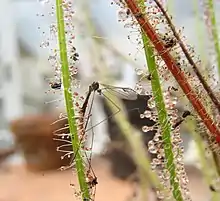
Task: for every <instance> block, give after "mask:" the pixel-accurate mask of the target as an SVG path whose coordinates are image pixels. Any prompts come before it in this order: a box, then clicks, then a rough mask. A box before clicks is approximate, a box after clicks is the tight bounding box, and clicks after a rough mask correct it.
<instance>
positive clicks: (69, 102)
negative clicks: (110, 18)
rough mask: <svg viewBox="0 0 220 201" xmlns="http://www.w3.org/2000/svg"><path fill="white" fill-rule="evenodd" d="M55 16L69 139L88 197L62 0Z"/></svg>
mask: <svg viewBox="0 0 220 201" xmlns="http://www.w3.org/2000/svg"><path fill="white" fill-rule="evenodd" d="M56 17H57V27H58V40H59V48H60V59H61V64H62V77H63V86H64V96H65V103H66V110H67V116H68V123H69V129H70V133H71V141H72V147H73V151H74V153H76V156H75V161H76V169H77V175H78V181H79V185H80V190H81V192H82V197H83V198H88V199H89V198H90V195H89V188H88V185H87V183H86V177H85V169H84V165H83V159H82V157H81V155H80V154H81V153H80V151H78V149H79V140H78V136H77V128H76V120H75V112H74V107H73V99H72V95H71V93H70V92H69V90H70V89H71V84H70V80H71V79H70V74H69V66H68V58H67V48H66V37H65V25H64V16H63V8H62V0H56Z"/></svg>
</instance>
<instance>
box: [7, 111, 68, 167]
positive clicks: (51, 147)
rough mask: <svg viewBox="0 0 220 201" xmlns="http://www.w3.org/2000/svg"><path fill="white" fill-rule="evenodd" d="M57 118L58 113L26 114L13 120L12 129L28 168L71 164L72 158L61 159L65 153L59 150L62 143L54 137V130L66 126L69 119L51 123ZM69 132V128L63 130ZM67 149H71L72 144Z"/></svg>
mask: <svg viewBox="0 0 220 201" xmlns="http://www.w3.org/2000/svg"><path fill="white" fill-rule="evenodd" d="M57 119H58V115H52V114H41V115H32V116H25V117H23V118H20V119H17V120H14V121H12V122H11V130H12V132H13V133H14V135H15V138H16V141H17V143H18V145H19V146H20V147H21V149H22V151H23V153H24V157H25V159H26V164H27V168H28V169H30V170H32V171H40V170H50V169H58V168H60V167H61V166H63V165H68V164H69V162H70V159H69V158H64V159H63V160H61V156H62V155H63V153H61V152H58V151H57V147H58V146H60V145H61V144H62V143H61V142H60V141H55V140H54V139H53V138H54V137H56V136H54V131H55V130H57V129H60V128H63V127H64V126H66V124H67V120H66V119H65V120H62V121H59V122H57V123H55V124H53V125H51V124H52V123H53V122H54V121H56V120H57ZM68 132H69V130H68V129H64V130H62V133H68ZM67 149H69V150H71V146H69V147H67Z"/></svg>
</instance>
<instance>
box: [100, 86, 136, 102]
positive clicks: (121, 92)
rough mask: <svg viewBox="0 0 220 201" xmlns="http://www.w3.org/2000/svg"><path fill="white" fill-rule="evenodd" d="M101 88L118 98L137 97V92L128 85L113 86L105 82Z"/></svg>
mask: <svg viewBox="0 0 220 201" xmlns="http://www.w3.org/2000/svg"><path fill="white" fill-rule="evenodd" d="M102 85H103V87H104V88H103V89H102V90H106V91H108V92H109V93H111V94H113V95H115V96H116V97H118V98H122V99H127V100H136V99H137V98H138V94H137V92H135V91H134V90H133V89H131V88H128V87H115V86H110V85H106V84H102Z"/></svg>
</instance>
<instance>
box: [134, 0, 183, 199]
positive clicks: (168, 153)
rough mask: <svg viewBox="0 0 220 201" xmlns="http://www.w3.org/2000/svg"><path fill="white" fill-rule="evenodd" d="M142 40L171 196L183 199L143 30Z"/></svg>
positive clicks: (167, 125)
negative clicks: (162, 143) (168, 175)
mask: <svg viewBox="0 0 220 201" xmlns="http://www.w3.org/2000/svg"><path fill="white" fill-rule="evenodd" d="M138 3H139V6H140V8H142V9H141V10H142V12H144V9H143V8H144V1H143V0H139V1H138ZM141 35H142V41H143V44H146V45H145V46H144V51H145V57H146V61H147V66H148V71H149V73H150V75H151V87H152V92H153V97H154V100H155V104H156V108H157V111H158V120H159V124H160V127H161V128H162V129H161V132H162V139H163V142H164V152H165V157H166V160H167V162H166V168H167V170H168V171H169V173H170V184H171V186H172V187H173V191H172V192H173V196H174V198H175V199H176V200H178V201H183V197H182V194H181V191H180V185H179V182H178V178H177V174H176V167H175V161H174V154H173V151H172V142H171V134H170V133H171V125H170V123H169V120H168V115H167V111H166V107H165V103H164V100H163V93H162V89H161V86H160V79H159V75H158V72H157V66H156V63H155V58H154V56H153V55H154V54H153V49H152V48H151V46H150V43H149V40H148V38H147V36H146V35H145V33H144V32H142V34H141Z"/></svg>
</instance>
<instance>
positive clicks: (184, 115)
mask: <svg viewBox="0 0 220 201" xmlns="http://www.w3.org/2000/svg"><path fill="white" fill-rule="evenodd" d="M189 115H191V112H190V111H188V110H186V111H184V112H183V114H182V118H181V119H180V120H179V121H177V122H176V123H175V124H174V125H173V128H174V129H175V128H176V127H178V126H179V125H180V124H181V123H182V122H183V121H184V120H185V118H186V117H188V116H189Z"/></svg>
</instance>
